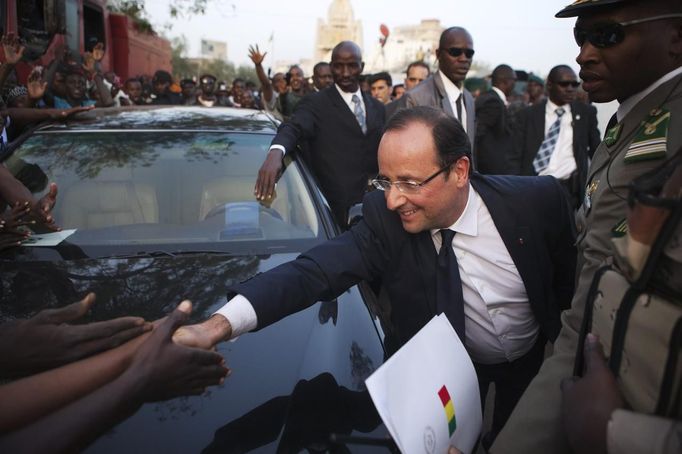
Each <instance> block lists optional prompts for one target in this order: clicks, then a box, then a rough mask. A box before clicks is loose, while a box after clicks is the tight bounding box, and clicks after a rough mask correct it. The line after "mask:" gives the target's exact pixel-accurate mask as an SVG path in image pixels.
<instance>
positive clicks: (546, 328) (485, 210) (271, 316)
mask: <svg viewBox="0 0 682 454" xmlns="http://www.w3.org/2000/svg"><path fill="white" fill-rule="evenodd" d="M470 156H471V146H470V144H469V141H468V138H467V136H466V133H465V132H464V130H463V129H462V127H461V125H460V124H459V123H458V122H457V121H456V120H455V119H453V118H452V117H449V116H447V115H446V114H444V113H443V112H442V111H440V110H438V109H435V108H432V107H427V106H420V107H415V108H413V109H404V110H401V111H399V112H398V113H396V114H395V116H394V117H393V118H392V119H391V120H390V121H389V123H388V125H387V127H386V132H385V134H384V135H383V138H382V140H381V144H380V146H379V175H378V176H377V178H376V179H374V180H373V181H372V184H373V185H374V186H375V187H376V188H377V189H379V191H374V192H371V193H370V194H368V195H367V196H366V197H365V199H364V206H363V216H364V217H363V220H361V221H360V222H359V223H358V224H356V225H354V226H353V227H352V228H351V229H350V230H349V231H348V232H346V233H344V234H343V235H341V236H338V237H336V238H334V239H332V240H330V241H328V242H327V243H325V244H323V245H321V246H319V247H316V248H313V249H311V250H310V251H308V252H306V253H304V254H303V255H301V256H300V257H299V258H298V259H296V260H295V261H293V262H290V263H288V264H285V265H282V266H280V267H278V268H276V269H274V270H272V271H271V272H269V273H265V274H261V275H258V276H255V277H253V278H252V279H250V280H248V281H246V282H244V283H242V284H240V285H238V286H235V287H233V288H231V289H230V292H231V294H233V295H236V296H235V297H234V298H233V299H231V300H230V301H229V302H228V303H227V304H226V305H225V306H224V307H223V308H222V309H220V310H219V311H218V313H217V314H216V315H214V316H213V317H212V318H210V319H209V320H207V321H206V322H204V323H203V324H201V325H194V326H190V327H186V328H184V329H182V330H181V331H180V334H179V335H178V339H177V340H178V341H181V342H184V343H188V344H192V345H197V346H203V347H210V346H211V345H213V344H215V343H216V342H219V341H222V340H226V339H229V338H231V337H234V336H238V335H240V334H242V333H245V332H247V331H251V330H253V329H256V328H263V327H265V326H267V325H269V324H272V323H274V322H276V321H277V320H279V319H281V318H283V317H285V316H287V315H289V314H292V313H294V312H297V311H298V310H301V309H302V308H304V307H307V306H309V305H311V304H313V303H315V302H316V301H318V300H327V299H333V298H335V297H336V296H338V295H339V294H340V293H342V292H343V291H345V290H346V289H347V288H348V287H350V286H352V285H354V284H357V283H358V282H359V281H361V280H366V281H374V280H376V279H380V280H381V282H382V284H383V286H384V288H385V290H386V292H387V295H388V299H389V301H390V306H391V307H390V311H389V312H390V319H387V320H382V325H383V326H384V327H385V331H386V340H385V345H386V346H387V350H389V351H392V350H394V349H395V348H397V347H399V346H401V345H402V344H404V343H405V342H406V341H407V340H409V339H410V338H411V337H412V336H413V335H414V334H416V332H417V331H418V330H419V329H421V328H422V327H423V326H424V325H425V324H426V323H427V322H428V321H429V320H430V319H431V318H432V317H433V316H435V315H436V314H439V313H445V314H446V316H447V317H448V319H449V320H450V321H451V323H452V324H453V326H454V327H455V329H456V331H457V333H458V335H459V336H460V338H461V339H462V340H463V341H464V343H465V345H466V347H467V349H468V351H469V353H470V355H471V357H472V359H473V360H474V362H475V365H476V370H477V373H478V376H479V384H480V387H481V399H482V400H484V399H485V395H486V392H487V389H488V386H489V385H490V383H495V386H496V388H495V389H496V393H495V414H494V416H493V429H492V436H491V437H489V438H490V439H491V440H492V438H494V434H495V433H496V432H497V431H498V430H500V428H501V427H502V425H503V424H504V422H505V421H506V419H507V417H508V415H509V413H510V412H511V410H512V409H513V407H514V405H515V404H516V401H517V400H518V398H519V397H520V396H521V394H522V393H523V390H524V389H525V387H526V386H527V384H528V383H529V382H530V380H531V379H532V377H533V376H534V375H535V373H536V372H537V370H538V368H539V367H540V364H541V363H542V359H543V353H544V345H545V343H546V340H547V339H550V340H553V339H554V337H555V336H556V333H557V329H558V323H559V311H560V309H561V308H565V307H566V304H567V302H568V300H569V299H570V296H571V294H572V291H573V275H574V265H575V249H574V247H573V241H574V237H573V230H572V224H571V222H570V213H569V210H568V204H567V202H566V200H565V197H564V196H563V194H562V189H561V187H560V186H559V185H558V183H557V182H556V181H555V180H554V179H553V178H547V177H539V178H521V177H506V176H495V177H487V176H481V175H478V174H472V173H471V169H470ZM382 191H383V194H382ZM443 239H446V241H448V242H449V244H447V247H446V248H442V247H441V246H442V244H443Z"/></svg>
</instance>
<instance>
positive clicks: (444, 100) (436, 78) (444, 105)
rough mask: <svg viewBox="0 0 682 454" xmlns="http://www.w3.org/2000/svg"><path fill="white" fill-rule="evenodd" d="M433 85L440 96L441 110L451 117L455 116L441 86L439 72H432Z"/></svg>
mask: <svg viewBox="0 0 682 454" xmlns="http://www.w3.org/2000/svg"><path fill="white" fill-rule="evenodd" d="M433 85H434V86H435V87H436V92H437V93H438V96H439V97H440V106H441V108H442V109H443V111H444V112H445V113H446V114H448V115H450V116H451V117H455V113H454V112H453V111H452V105H451V104H450V100H449V99H448V95H447V94H446V93H445V87H444V86H443V81H442V80H441V78H440V73H436V74H434V76H433Z"/></svg>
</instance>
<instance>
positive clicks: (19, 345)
mask: <svg viewBox="0 0 682 454" xmlns="http://www.w3.org/2000/svg"><path fill="white" fill-rule="evenodd" d="M94 302H95V294H94V293H90V294H88V295H87V296H86V297H85V298H83V299H82V300H81V301H78V302H76V303H73V304H70V305H68V306H65V307H62V308H59V309H45V310H43V311H41V312H39V313H38V314H37V315H36V316H35V317H33V318H30V319H28V320H21V321H16V322H10V323H6V324H4V325H0V371H2V373H3V374H4V375H6V376H20V375H26V374H30V373H35V372H38V371H42V370H46V369H51V368H54V367H57V366H61V365H63V364H67V363H70V362H73V361H75V360H78V359H81V358H84V357H87V356H90V355H92V354H94V353H98V352H101V351H104V350H108V349H110V348H113V347H117V346H119V345H121V344H123V343H125V342H127V341H128V340H130V339H133V338H135V337H137V336H139V335H140V334H142V333H144V332H146V331H149V330H151V328H152V326H151V324H149V323H146V322H145V321H144V320H143V319H141V318H139V317H120V318H116V319H112V320H107V321H103V322H94V323H87V324H80V325H71V324H69V323H70V322H73V321H76V320H78V319H79V318H81V317H83V315H85V314H86V313H87V312H88V310H89V309H90V307H91V306H92V304H93V303H94Z"/></svg>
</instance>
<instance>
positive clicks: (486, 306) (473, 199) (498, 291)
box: [216, 186, 539, 364]
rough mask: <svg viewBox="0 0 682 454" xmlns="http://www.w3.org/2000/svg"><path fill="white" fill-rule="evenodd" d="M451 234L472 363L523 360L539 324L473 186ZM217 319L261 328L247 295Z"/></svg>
mask: <svg viewBox="0 0 682 454" xmlns="http://www.w3.org/2000/svg"><path fill="white" fill-rule="evenodd" d="M450 228H451V229H452V230H454V231H456V232H458V233H457V235H455V238H454V240H453V242H452V247H453V249H454V251H455V255H456V257H457V263H458V265H459V274H460V279H461V280H462V293H463V295H464V316H465V330H466V346H467V350H468V351H469V354H470V355H471V358H472V359H473V360H474V361H476V362H479V363H482V364H498V363H504V362H507V361H514V360H515V359H518V358H520V357H521V356H523V355H524V354H526V353H527V352H528V351H530V349H531V348H532V347H533V345H534V344H535V341H536V339H537V336H538V331H539V327H538V323H537V321H536V320H535V317H534V315H533V312H532V310H531V307H530V304H529V302H528V295H527V294H526V288H525V286H524V284H523V280H521V276H520V275H519V272H518V270H517V269H516V266H515V265H514V262H513V260H512V258H511V256H510V255H509V252H507V248H506V246H505V245H504V242H503V241H502V238H501V237H500V234H499V232H498V231H497V228H496V227H495V224H494V223H493V220H492V218H491V217H490V212H489V211H488V207H486V205H485V203H483V201H482V200H481V198H480V196H479V195H478V193H477V192H476V191H474V189H473V188H472V187H471V186H469V199H468V201H467V206H466V208H465V209H464V212H463V213H462V215H461V216H460V218H459V219H458V220H457V222H455V223H454V224H453V225H452V226H451V227H450ZM431 235H432V239H433V243H434V246H435V247H436V250H440V243H441V236H440V234H439V233H438V230H433V231H432V232H431ZM493 276H494V278H492V279H491V277H493ZM216 314H220V315H222V316H224V317H225V318H226V319H227V320H229V322H230V325H232V336H233V337H236V336H239V335H241V334H243V333H245V332H248V331H251V330H253V329H255V328H256V327H257V326H258V318H257V316H256V311H255V310H254V309H253V306H252V305H251V303H250V302H249V301H248V300H247V299H246V298H245V297H244V296H242V295H237V296H235V297H234V298H232V299H231V300H230V301H229V302H228V303H227V304H226V305H225V306H223V307H222V308H220V310H218V311H217V312H216Z"/></svg>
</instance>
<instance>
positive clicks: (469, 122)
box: [401, 27, 476, 144]
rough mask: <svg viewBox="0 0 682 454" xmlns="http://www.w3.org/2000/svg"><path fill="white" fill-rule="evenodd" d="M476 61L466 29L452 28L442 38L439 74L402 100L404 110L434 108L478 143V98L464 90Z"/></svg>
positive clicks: (439, 52) (437, 55) (438, 52)
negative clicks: (424, 107) (476, 107)
mask: <svg viewBox="0 0 682 454" xmlns="http://www.w3.org/2000/svg"><path fill="white" fill-rule="evenodd" d="M473 57H474V40H473V39H472V38H471V35H470V34H469V32H468V31H466V29H464V28H462V27H450V28H448V29H447V30H445V31H444V32H443V33H441V35H440V41H439V43H438V49H436V58H437V59H438V71H437V72H436V73H434V74H433V75H432V76H431V77H429V78H428V79H426V80H425V81H423V82H422V83H420V84H419V85H417V86H416V87H415V88H414V89H412V90H409V91H407V92H406V93H405V95H404V96H403V97H402V98H401V100H404V101H403V102H402V107H407V108H410V107H414V106H433V107H437V108H439V109H441V110H442V111H443V112H445V113H446V114H448V115H450V116H451V117H454V118H456V119H457V120H458V121H459V122H460V123H461V124H462V126H464V130H465V131H466V133H467V135H468V136H469V142H471V143H472V144H473V143H474V138H475V134H474V125H475V119H476V114H475V110H474V97H473V96H472V95H471V93H469V90H467V89H466V88H464V79H466V76H467V73H468V72H469V68H471V62H472V61H473Z"/></svg>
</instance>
